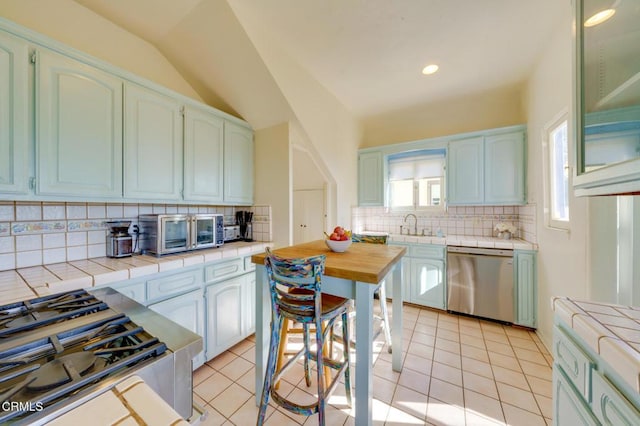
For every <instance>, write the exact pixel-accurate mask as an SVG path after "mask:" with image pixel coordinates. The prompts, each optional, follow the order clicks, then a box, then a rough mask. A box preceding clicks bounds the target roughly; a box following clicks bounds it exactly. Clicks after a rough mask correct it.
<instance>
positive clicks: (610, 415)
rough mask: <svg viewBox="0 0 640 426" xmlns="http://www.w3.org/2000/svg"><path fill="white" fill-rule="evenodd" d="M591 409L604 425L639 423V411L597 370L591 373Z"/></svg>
mask: <svg viewBox="0 0 640 426" xmlns="http://www.w3.org/2000/svg"><path fill="white" fill-rule="evenodd" d="M591 380H592V386H593V400H592V403H591V406H592V409H593V412H594V414H595V415H596V417H597V418H598V420H600V422H602V424H604V425H629V426H631V425H640V411H638V408H637V407H634V406H633V405H632V404H631V403H630V402H629V401H628V400H627V399H626V398H625V397H624V396H623V395H622V394H621V393H620V392H618V391H617V390H616V389H615V388H614V387H613V385H611V383H609V381H608V380H607V379H606V378H605V377H602V376H601V375H600V374H598V373H597V372H595V371H594V372H593V374H592V379H591Z"/></svg>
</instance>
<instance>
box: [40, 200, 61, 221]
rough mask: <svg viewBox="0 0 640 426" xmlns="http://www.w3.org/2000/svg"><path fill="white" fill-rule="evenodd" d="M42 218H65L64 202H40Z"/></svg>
mask: <svg viewBox="0 0 640 426" xmlns="http://www.w3.org/2000/svg"><path fill="white" fill-rule="evenodd" d="M42 219H43V220H61V219H65V208H64V204H62V203H60V204H54V203H43V204H42Z"/></svg>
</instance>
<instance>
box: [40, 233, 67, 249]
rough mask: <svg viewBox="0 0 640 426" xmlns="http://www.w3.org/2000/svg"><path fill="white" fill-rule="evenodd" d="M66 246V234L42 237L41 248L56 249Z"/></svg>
mask: <svg viewBox="0 0 640 426" xmlns="http://www.w3.org/2000/svg"><path fill="white" fill-rule="evenodd" d="M65 244H66V234H65V233H64V232H60V233H56V234H43V235H42V248H43V249H50V248H56V247H64V246H65Z"/></svg>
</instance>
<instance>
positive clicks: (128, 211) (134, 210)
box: [123, 204, 138, 219]
mask: <svg viewBox="0 0 640 426" xmlns="http://www.w3.org/2000/svg"><path fill="white" fill-rule="evenodd" d="M123 217H125V218H128V219H134V218H135V219H137V218H138V205H137V204H125V205H124V214H123Z"/></svg>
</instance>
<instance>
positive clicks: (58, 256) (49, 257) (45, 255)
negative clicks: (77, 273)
mask: <svg viewBox="0 0 640 426" xmlns="http://www.w3.org/2000/svg"><path fill="white" fill-rule="evenodd" d="M66 260H67V250H66V249H65V248H64V247H61V248H52V249H45V250H42V263H43V264H44V265H49V264H52V263H60V262H66Z"/></svg>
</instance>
